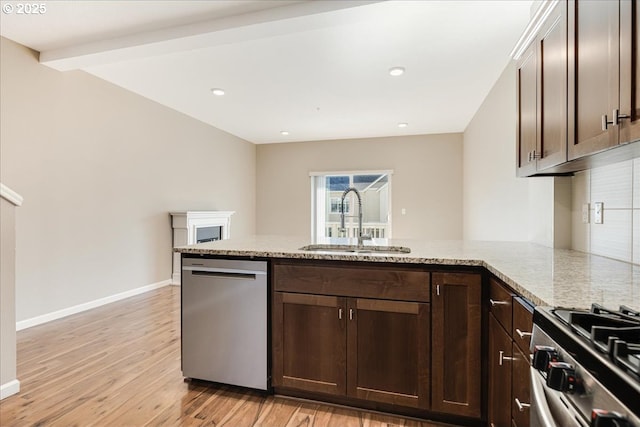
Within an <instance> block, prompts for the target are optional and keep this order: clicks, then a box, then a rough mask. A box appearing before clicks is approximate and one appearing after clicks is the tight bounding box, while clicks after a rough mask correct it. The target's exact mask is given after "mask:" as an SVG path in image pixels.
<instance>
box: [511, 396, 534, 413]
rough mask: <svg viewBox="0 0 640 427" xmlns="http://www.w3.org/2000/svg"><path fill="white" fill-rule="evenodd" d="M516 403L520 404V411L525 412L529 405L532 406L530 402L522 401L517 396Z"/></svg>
mask: <svg viewBox="0 0 640 427" xmlns="http://www.w3.org/2000/svg"><path fill="white" fill-rule="evenodd" d="M515 400H516V405H518V411H520V412H524V410H525V409H529V407H530V406H531V404H530V403H522V402H520V400H519V399H518V398H517V397H516V399H515Z"/></svg>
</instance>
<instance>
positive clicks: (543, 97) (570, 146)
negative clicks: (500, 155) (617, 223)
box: [516, 0, 640, 176]
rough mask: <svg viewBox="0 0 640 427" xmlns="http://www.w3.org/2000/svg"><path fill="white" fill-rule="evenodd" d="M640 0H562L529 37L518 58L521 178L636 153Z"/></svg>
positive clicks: (639, 149)
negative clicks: (530, 40) (529, 39)
mask: <svg viewBox="0 0 640 427" xmlns="http://www.w3.org/2000/svg"><path fill="white" fill-rule="evenodd" d="M639 1H640V0H562V1H560V2H558V3H557V4H555V5H554V6H553V9H552V10H550V11H549V14H548V16H547V18H546V20H545V21H544V22H543V23H542V24H541V25H540V27H539V29H537V30H536V31H537V33H536V34H532V35H531V37H532V40H533V42H532V43H531V45H530V46H529V47H528V48H527V49H526V50H525V51H524V52H523V53H522V55H521V56H520V58H519V59H518V62H517V109H518V116H517V117H518V119H517V120H518V122H517V123H518V127H517V151H516V152H517V159H516V165H517V172H518V176H532V175H543V174H558V173H560V174H562V173H570V172H575V171H579V170H583V169H587V168H590V167H595V166H601V165H604V164H607V163H614V162H619V161H623V160H626V159H630V158H633V157H637V155H638V154H640V142H637V141H639V140H640V84H639V83H640V66H639V65H640V64H638V56H639V55H638V54H637V52H638V48H639V47H640V35H639V34H640V32H639V31H638V29H637V26H638V22H640V10H639V9H640V7H639ZM541 7H547V6H545V5H543V6H541ZM532 28H535V26H533V27H532ZM534 141H535V142H534ZM632 142H637V143H636V144H631V145H629V146H628V147H626V148H625V149H622V150H620V149H616V150H609V149H611V148H614V147H620V146H623V145H626V144H628V143H632Z"/></svg>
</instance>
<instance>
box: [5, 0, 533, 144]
mask: <svg viewBox="0 0 640 427" xmlns="http://www.w3.org/2000/svg"><path fill="white" fill-rule="evenodd" d="M7 4H10V5H11V7H10V8H8V9H5V7H6V5H7ZM20 4H23V5H24V3H19V2H14V1H3V2H2V6H3V13H2V14H1V18H0V19H1V20H0V34H2V36H4V37H6V38H9V39H11V40H14V41H16V42H18V43H20V44H23V45H25V46H28V47H30V48H32V49H35V50H37V51H39V52H40V61H41V63H43V64H44V65H47V66H50V67H52V68H55V69H57V70H60V72H66V71H68V70H77V69H79V70H84V71H86V72H88V73H91V74H93V75H95V76H98V77H100V78H102V79H105V80H107V81H109V82H112V83H114V84H116V85H118V86H121V87H123V88H126V89H128V90H130V91H132V92H135V93H138V94H140V95H142V96H144V97H146V98H149V99H152V100H154V101H157V102H159V103H161V104H164V105H166V106H168V107H170V108H172V109H175V110H177V111H180V112H182V113H184V114H187V115H189V116H192V117H194V118H196V119H199V120H201V121H203V122H206V123H209V124H211V125H212V126H215V127H217V128H220V129H222V130H224V131H227V132H229V133H231V134H234V135H236V136H238V137H240V138H243V139H246V140H248V141H251V142H254V143H273V142H289V141H309V140H322V139H342V138H363V137H376V136H394V135H413V134H427V133H447V132H462V131H464V129H465V127H466V126H467V124H468V123H469V121H470V120H471V118H472V117H473V114H474V113H475V112H476V111H477V109H478V107H479V106H480V104H481V103H482V101H483V100H484V98H485V96H486V95H487V93H488V92H489V90H490V89H491V87H492V85H493V84H494V83H495V81H496V80H497V78H498V77H499V75H500V73H501V72H502V71H503V70H504V68H505V66H506V65H507V63H508V61H509V53H510V51H511V49H512V48H513V46H514V44H515V43H516V41H517V39H518V37H519V36H520V34H521V33H522V31H523V30H524V28H525V26H526V24H527V22H528V20H529V16H530V8H531V4H532V2H531V1H523V0H515V1H507V0H497V1H479V0H477V1H474V0H470V1H463V0H453V1H451V0H449V1H436V0H410V1H399V0H398V1H326V0H312V1H308V0H307V1H287V0H276V1H262V0H258V1H167V0H163V1H153V0H145V1H82V0H80V1H50V2H45V3H43V4H44V5H45V6H46V9H45V10H44V12H42V11H40V12H42V13H39V14H35V13H30V14H27V13H22V14H20V13H18V12H19V10H18V7H20ZM23 7H24V6H23ZM23 12H25V10H23ZM31 12H33V11H31ZM392 67H403V68H404V69H405V73H404V74H403V75H401V76H397V77H393V76H390V75H389V69H390V68H392ZM214 88H220V89H223V90H224V92H225V94H224V95H223V96H216V95H214V94H213V93H212V89H214ZM400 123H405V124H406V126H405V127H399V126H398V124H400ZM283 131H286V132H288V134H286V135H285V134H283V133H282V132H283Z"/></svg>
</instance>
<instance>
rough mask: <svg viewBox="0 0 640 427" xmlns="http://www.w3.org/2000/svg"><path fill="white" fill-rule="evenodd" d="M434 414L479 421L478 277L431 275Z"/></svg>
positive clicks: (479, 284)
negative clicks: (439, 413) (464, 417)
mask: <svg viewBox="0 0 640 427" xmlns="http://www.w3.org/2000/svg"><path fill="white" fill-rule="evenodd" d="M432 278H433V281H432V295H431V310H432V318H431V322H432V337H431V349H432V353H431V357H432V363H431V378H432V380H431V387H432V388H431V409H432V410H434V411H438V412H446V413H450V414H456V415H462V416H467V417H474V418H479V417H480V416H481V395H482V389H481V387H482V372H481V354H480V351H481V349H480V341H481V317H482V316H481V307H480V305H481V303H480V296H481V284H482V279H481V275H480V274H476V273H433V276H432Z"/></svg>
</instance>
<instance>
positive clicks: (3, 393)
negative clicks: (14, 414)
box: [0, 380, 20, 400]
mask: <svg viewBox="0 0 640 427" xmlns="http://www.w3.org/2000/svg"><path fill="white" fill-rule="evenodd" d="M19 391H20V381H18V380H12V381H9V382H8V383H5V384H2V385H0V400H2V399H4V398H5V397H9V396H13V395H14V394H16V393H18V392H19Z"/></svg>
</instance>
